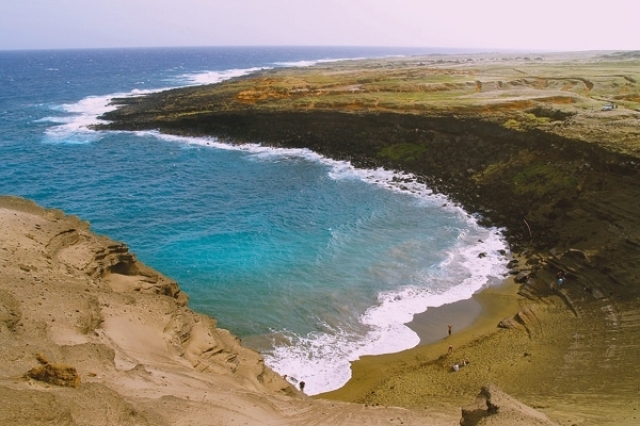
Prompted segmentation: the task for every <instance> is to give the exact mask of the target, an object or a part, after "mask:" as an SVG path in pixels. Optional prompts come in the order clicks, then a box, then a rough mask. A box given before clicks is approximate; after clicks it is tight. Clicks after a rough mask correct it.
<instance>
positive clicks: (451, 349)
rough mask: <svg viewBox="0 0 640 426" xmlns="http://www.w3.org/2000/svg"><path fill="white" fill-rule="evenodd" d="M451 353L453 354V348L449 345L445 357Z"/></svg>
mask: <svg viewBox="0 0 640 426" xmlns="http://www.w3.org/2000/svg"><path fill="white" fill-rule="evenodd" d="M451 352H453V346H452V345H449V349H448V350H447V355H449V354H450V353H451Z"/></svg>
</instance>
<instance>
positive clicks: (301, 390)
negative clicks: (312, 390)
mask: <svg viewBox="0 0 640 426" xmlns="http://www.w3.org/2000/svg"><path fill="white" fill-rule="evenodd" d="M304 385H305V383H304V381H301V382H300V392H304Z"/></svg>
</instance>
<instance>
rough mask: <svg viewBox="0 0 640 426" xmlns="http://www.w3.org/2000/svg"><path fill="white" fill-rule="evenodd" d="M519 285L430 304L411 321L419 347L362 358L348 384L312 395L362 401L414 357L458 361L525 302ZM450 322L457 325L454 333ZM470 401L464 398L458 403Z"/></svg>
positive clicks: (508, 280)
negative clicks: (382, 378) (444, 303)
mask: <svg viewBox="0 0 640 426" xmlns="http://www.w3.org/2000/svg"><path fill="white" fill-rule="evenodd" d="M519 289H520V285H519V284H517V283H515V281H514V280H513V278H506V279H504V280H502V281H501V282H500V283H498V284H494V285H491V286H489V287H486V288H483V289H482V290H480V291H478V292H476V293H474V294H473V296H472V297H471V298H469V299H464V300H459V301H457V302H453V303H450V304H446V305H442V306H439V307H436V308H429V309H428V310H427V311H425V312H423V313H421V314H418V315H416V317H417V318H414V320H413V321H412V322H410V323H408V324H407V326H408V327H410V328H411V329H412V330H414V331H415V332H416V333H418V335H419V336H420V343H419V344H418V346H416V347H414V348H411V349H407V350H404V351H401V352H397V353H392V354H383V355H367V356H363V357H361V358H360V359H359V360H357V361H354V362H352V363H351V370H352V376H351V379H350V380H349V381H348V382H347V383H346V384H345V385H344V386H342V387H341V388H339V389H336V390H333V391H331V392H326V393H322V394H318V395H315V396H314V398H318V399H330V400H339V401H354V402H364V401H363V398H364V397H365V395H366V394H367V393H368V392H369V391H370V389H373V388H374V387H375V386H376V383H377V382H379V381H380V378H381V377H383V376H393V375H394V374H397V373H398V372H400V371H401V370H409V369H411V367H410V365H411V363H412V362H415V359H416V357H420V358H421V359H424V358H426V359H432V360H435V359H443V360H447V362H449V363H450V364H451V365H452V364H453V363H455V362H456V361H460V360H461V359H462V358H463V357H465V356H468V354H467V353H466V351H465V349H464V348H466V347H468V346H470V345H473V343H474V341H478V340H479V339H482V338H483V337H484V336H487V335H491V334H493V333H496V332H498V331H499V329H498V327H497V326H498V323H499V322H500V321H502V320H504V319H505V318H508V317H510V316H512V315H513V314H514V313H515V312H518V310H519V308H520V306H521V303H522V301H523V298H522V297H521V296H519V295H518V292H519ZM452 318H454V319H452ZM449 323H451V325H452V326H453V330H452V333H451V335H450V336H449V335H448V330H447V325H448V324H449ZM449 345H452V346H453V352H452V354H451V355H448V354H447V351H448V347H449ZM458 358H460V359H458ZM471 362H472V363H473V362H474V361H473V359H471ZM468 400H469V398H468V397H466V398H464V399H463V400H461V401H460V402H464V401H468ZM457 409H459V407H457Z"/></svg>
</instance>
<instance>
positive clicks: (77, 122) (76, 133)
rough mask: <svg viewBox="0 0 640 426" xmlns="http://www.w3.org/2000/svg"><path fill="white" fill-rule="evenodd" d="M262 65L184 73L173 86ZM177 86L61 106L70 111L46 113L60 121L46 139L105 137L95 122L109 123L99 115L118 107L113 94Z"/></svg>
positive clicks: (222, 78) (247, 71)
mask: <svg viewBox="0 0 640 426" xmlns="http://www.w3.org/2000/svg"><path fill="white" fill-rule="evenodd" d="M262 69H267V68H247V69H230V70H224V71H207V72H204V73H197V74H183V75H181V76H179V77H178V78H177V79H176V80H175V81H174V86H173V87H182V86H185V85H204V84H214V83H220V82H222V81H225V80H229V79H231V78H234V77H240V76H243V75H247V74H250V73H253V72H256V71H259V70H262ZM173 87H162V88H157V89H148V90H141V89H134V90H132V91H130V92H129V93H113V94H109V95H105V96H88V97H86V98H83V99H81V100H80V101H78V102H75V103H70V104H63V105H60V106H57V107H55V108H54V109H55V110H58V111H62V112H63V113H65V114H66V115H64V116H55V117H46V118H44V119H41V120H39V121H42V122H51V123H58V124H57V125H55V126H52V127H50V128H48V129H47V130H46V131H45V142H47V143H66V144H86V143H92V142H96V141H98V140H100V139H102V138H103V137H104V135H105V134H106V132H98V131H95V130H93V129H92V126H95V125H98V124H104V123H106V121H104V120H101V119H99V118H98V117H100V116H101V115H103V114H105V113H107V112H109V111H113V110H115V109H116V108H117V106H115V105H113V104H111V100H112V99H113V98H133V97H137V96H144V95H146V94H149V93H156V92H162V91H164V90H169V89H171V88H173Z"/></svg>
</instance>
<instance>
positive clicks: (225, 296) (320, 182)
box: [0, 47, 508, 394]
mask: <svg viewBox="0 0 640 426" xmlns="http://www.w3.org/2000/svg"><path fill="white" fill-rule="evenodd" d="M426 53H446V52H443V51H436V50H434V49H394V48H380V49H378V48H302V47H297V48H287V47H272V48H268V47H255V48H252V47H236V48H222V47H217V48H213V47H212V48H166V49H159V48H157V49H113V50H111V49H101V50H51V51H3V52H0V193H1V194H8V195H17V196H22V197H26V198H30V199H33V200H35V201H36V202H38V203H39V204H41V205H43V206H45V207H49V208H58V209H62V210H64V211H65V212H66V213H68V214H74V215H77V216H79V217H81V218H82V219H84V220H87V221H89V222H90V223H91V226H92V229H93V230H94V232H96V233H99V234H104V235H108V236H109V237H111V238H113V239H115V240H118V241H123V242H125V243H127V244H128V245H129V247H130V248H131V250H132V251H133V252H134V253H136V255H137V256H138V258H139V259H140V260H141V261H143V262H145V263H146V264H148V265H149V266H151V267H153V268H155V269H157V270H159V271H161V272H162V273H164V274H166V275H168V276H170V277H171V278H173V279H175V280H177V281H178V283H179V284H180V286H181V288H182V289H183V290H184V291H186V292H187V293H188V294H189V296H190V302H189V305H190V307H191V308H192V309H194V310H196V311H198V312H202V313H206V314H209V315H211V316H213V317H215V318H216V319H217V320H218V324H219V326H220V327H223V328H227V329H229V330H230V331H231V332H233V333H234V334H236V335H237V336H239V337H240V338H241V339H242V341H243V342H244V344H245V345H247V346H250V347H253V348H255V349H257V350H259V351H260V352H261V353H262V354H263V356H264V358H265V362H266V363H267V365H269V366H270V367H272V368H273V369H274V370H276V371H278V372H279V373H281V374H286V375H287V376H288V377H290V380H292V381H293V382H294V383H295V382H297V381H299V380H304V381H305V382H306V387H305V391H306V392H307V393H309V394H317V393H321V392H326V391H329V390H333V389H336V388H339V387H341V386H342V385H344V384H345V383H346V382H347V381H348V379H349V378H350V375H351V371H350V361H353V360H356V359H358V358H359V357H360V356H363V355H375V354H383V353H392V352H397V351H400V350H404V349H408V348H411V347H414V346H416V345H417V344H418V343H419V338H418V336H417V335H416V334H415V333H414V332H413V331H412V330H411V329H409V328H408V327H407V326H406V324H407V323H408V322H410V321H411V320H412V318H413V315H414V314H416V313H420V312H424V311H425V310H427V309H429V308H430V307H436V306H441V305H444V304H447V303H452V302H454V301H457V300H462V299H466V298H469V297H471V295H472V294H473V293H474V292H476V291H478V290H479V289H481V288H483V287H485V286H487V285H490V284H491V283H493V282H496V281H497V280H500V279H501V278H503V277H504V275H505V273H506V271H507V270H506V263H507V260H508V259H506V258H505V257H504V256H503V255H502V254H501V251H502V250H506V248H507V247H506V242H505V240H504V239H503V238H502V237H501V233H500V230H497V229H487V228H483V227H481V226H479V225H478V224H477V222H476V219H475V218H474V217H472V216H471V215H469V214H467V213H466V212H465V211H463V210H462V209H461V208H460V207H459V206H456V205H455V204H453V203H451V202H450V201H449V200H448V199H446V198H445V197H443V196H441V195H436V194H433V193H432V191H431V190H430V189H429V188H427V187H425V186H423V185H421V184H418V183H413V184H407V183H404V182H403V184H402V186H400V184H398V183H397V179H394V177H397V176H396V175H394V173H392V172H390V171H386V170H381V169H380V170H364V169H356V168H354V167H352V166H351V165H350V164H349V163H346V162H339V161H333V160H331V159H328V158H324V157H322V156H320V155H317V154H315V153H314V152H311V151H309V150H304V149H273V148H269V147H263V146H260V145H259V144H257V143H256V142H257V141H247V144H246V145H242V146H230V145H226V144H223V143H220V142H219V141H217V140H215V139H212V138H184V137H175V136H167V135H161V134H158V133H154V132H135V133H133V132H95V131H92V130H90V129H89V128H88V127H87V126H89V125H91V124H93V123H96V122H98V118H97V117H98V116H99V115H100V114H102V113H103V112H105V111H107V110H108V109H109V108H111V107H110V106H109V105H108V104H109V100H110V99H111V98H112V97H115V96H137V95H141V94H144V93H148V92H151V91H158V90H162V89H167V88H173V87H182V86H189V85H196V84H211V83H217V82H220V81H223V80H225V79H228V78H233V77H235V76H241V75H245V74H248V73H251V72H254V71H257V70H260V69H265V68H274V67H282V66H310V65H313V64H315V63H318V62H320V61H333V60H339V59H353V58H373V57H385V56H395V55H411V54H426ZM403 177H404V178H407V179H411V176H403Z"/></svg>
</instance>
